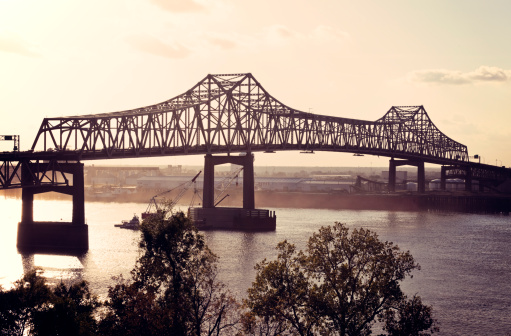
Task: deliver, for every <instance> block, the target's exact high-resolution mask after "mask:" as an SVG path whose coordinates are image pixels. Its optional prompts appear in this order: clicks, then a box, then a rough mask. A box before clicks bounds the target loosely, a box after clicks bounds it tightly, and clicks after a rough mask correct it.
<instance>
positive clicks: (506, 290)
mask: <svg viewBox="0 0 511 336" xmlns="http://www.w3.org/2000/svg"><path fill="white" fill-rule="evenodd" d="M34 205H35V206H38V207H44V208H45V209H46V211H48V213H49V214H50V213H51V212H54V213H55V214H57V213H60V212H67V211H68V205H69V204H68V203H66V202H55V201H38V202H36V203H35V204H34ZM145 207H146V204H136V203H123V204H121V203H87V204H86V213H87V217H88V220H87V222H88V225H89V245H90V250H89V252H88V253H86V254H85V255H83V256H80V257H66V256H53V255H45V254H19V253H18V251H17V250H16V230H17V222H18V221H19V219H20V214H21V202H20V201H19V200H1V201H0V219H1V221H0V225H1V226H0V231H1V234H0V253H1V255H2V258H0V284H2V285H3V286H4V288H5V287H6V284H9V283H12V282H13V281H15V280H17V279H19V277H20V276H21V275H22V274H23V273H24V272H26V271H28V270H30V269H33V268H34V267H41V268H43V270H44V272H45V275H47V276H49V277H50V278H51V279H50V280H51V281H62V280H64V281H70V280H72V279H84V280H87V281H88V282H89V283H90V284H91V289H92V290H93V292H95V293H97V294H100V295H101V296H102V297H104V296H105V295H106V293H107V290H108V286H111V285H112V284H113V282H112V277H113V276H117V275H119V274H124V275H125V276H126V277H129V272H130V271H131V269H132V268H133V267H134V265H135V261H136V259H137V257H138V256H139V250H138V240H139V237H140V235H139V233H138V232H133V231H129V230H120V229H118V228H114V224H116V223H119V222H120V221H121V220H122V219H126V218H128V217H130V216H132V214H133V212H137V213H140V212H142V211H144V210H145ZM61 208H62V210H61ZM273 210H276V211H277V215H278V222H277V230H276V231H275V232H265V233H243V232H227V231H225V232H222V231H208V232H206V233H205V236H206V241H207V244H208V246H209V247H210V248H211V250H212V251H213V252H214V253H215V254H217V255H218V256H219V258H220V262H219V265H218V266H219V272H220V274H219V278H220V280H221V281H223V282H224V283H226V284H227V285H228V287H229V288H230V289H231V290H233V291H234V292H237V293H238V294H239V295H240V296H244V295H245V293H246V289H247V288H248V287H250V286H251V283H252V281H253V280H254V277H255V270H254V269H253V267H254V265H255V264H256V263H257V262H260V261H261V260H262V259H264V258H268V259H270V260H271V259H273V258H274V257H275V256H276V251H275V246H276V245H277V243H278V242H280V241H282V240H284V239H287V240H288V241H289V242H291V243H293V244H295V245H296V247H297V249H304V248H305V246H306V243H307V240H308V238H309V236H310V235H311V234H312V233H313V232H317V230H318V229H319V227H321V226H325V225H331V224H333V223H334V222H335V221H339V222H343V223H346V224H347V225H348V226H349V227H351V228H353V227H364V228H369V229H371V230H373V231H375V232H376V233H377V234H378V235H379V236H380V238H381V239H382V240H388V241H392V242H394V243H396V244H397V245H399V246H400V247H401V249H403V250H409V251H410V252H411V253H412V255H413V256H414V258H415V259H416V260H417V262H418V263H419V264H420V265H421V267H422V270H421V271H419V272H415V273H414V277H413V279H410V280H408V281H406V283H404V284H403V289H404V290H405V291H406V292H407V294H409V295H413V294H415V293H418V294H419V295H420V296H421V297H422V298H423V301H424V302H425V303H426V304H431V305H432V306H433V307H434V309H435V312H436V316H437V317H438V318H439V320H440V322H441V330H442V332H441V333H440V335H469V334H480V333H484V334H488V335H490V334H495V335H497V334H505V332H508V331H509V330H511V321H510V320H509V316H508V314H509V307H511V282H510V281H509V274H511V254H510V253H509V245H510V244H511V219H510V217H503V216H495V215H467V214H443V213H415V212H387V211H335V210H310V209H273ZM50 219H55V216H54V215H53V217H51V218H50ZM36 220H42V219H40V218H36ZM482 331H484V332H482Z"/></svg>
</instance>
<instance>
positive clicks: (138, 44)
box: [127, 36, 191, 59]
mask: <svg viewBox="0 0 511 336" xmlns="http://www.w3.org/2000/svg"><path fill="white" fill-rule="evenodd" d="M127 42H128V44H130V45H131V46H132V47H133V48H134V49H137V50H139V51H142V52H146V53H149V54H152V55H156V56H161V57H166V58H173V59H176V58H185V57H187V56H188V55H190V53H191V51H190V49H188V48H186V47H185V46H183V45H182V44H180V43H174V44H168V43H165V42H163V41H162V40H160V39H158V38H156V37H154V36H130V37H128V38H127Z"/></svg>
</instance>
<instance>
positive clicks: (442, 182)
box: [440, 166, 447, 191]
mask: <svg viewBox="0 0 511 336" xmlns="http://www.w3.org/2000/svg"><path fill="white" fill-rule="evenodd" d="M446 186H447V167H446V166H442V168H441V169H440V190H444V191H445V190H446V189H447V188H446Z"/></svg>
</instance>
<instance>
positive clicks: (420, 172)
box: [389, 158, 426, 193]
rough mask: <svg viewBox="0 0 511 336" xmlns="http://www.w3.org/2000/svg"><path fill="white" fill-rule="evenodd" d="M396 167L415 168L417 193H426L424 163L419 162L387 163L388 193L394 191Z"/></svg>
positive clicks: (391, 160)
mask: <svg viewBox="0 0 511 336" xmlns="http://www.w3.org/2000/svg"><path fill="white" fill-rule="evenodd" d="M398 166H415V167H417V191H418V192H419V193H424V192H426V173H425V169H424V161H419V160H394V158H392V159H390V162H389V192H395V191H396V168H397V167H398Z"/></svg>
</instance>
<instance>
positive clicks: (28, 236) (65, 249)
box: [16, 222, 89, 254]
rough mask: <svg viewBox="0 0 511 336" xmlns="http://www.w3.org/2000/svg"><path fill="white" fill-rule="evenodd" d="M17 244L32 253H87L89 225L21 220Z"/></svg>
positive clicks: (21, 249)
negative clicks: (25, 221) (24, 221)
mask: <svg viewBox="0 0 511 336" xmlns="http://www.w3.org/2000/svg"><path fill="white" fill-rule="evenodd" d="M16 246H17V247H18V249H19V250H20V251H24V252H25V251H26V252H32V253H38V252H39V253H71V254H80V253H85V252H87V251H88V250H89V227H88V225H86V224H80V225H76V224H73V223H70V222H31V223H23V222H20V223H18V239H17V244H16Z"/></svg>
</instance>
